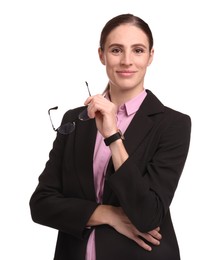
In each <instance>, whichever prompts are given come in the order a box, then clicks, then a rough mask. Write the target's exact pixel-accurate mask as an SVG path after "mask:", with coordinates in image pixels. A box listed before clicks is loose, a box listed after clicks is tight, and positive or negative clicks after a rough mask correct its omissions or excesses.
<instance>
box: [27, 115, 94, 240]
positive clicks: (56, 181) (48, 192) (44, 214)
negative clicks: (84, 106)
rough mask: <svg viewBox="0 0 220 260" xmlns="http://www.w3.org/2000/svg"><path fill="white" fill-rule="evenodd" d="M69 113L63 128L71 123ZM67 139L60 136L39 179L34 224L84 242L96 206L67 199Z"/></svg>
mask: <svg viewBox="0 0 220 260" xmlns="http://www.w3.org/2000/svg"><path fill="white" fill-rule="evenodd" d="M68 114H69V113H68V112H67V113H66V114H65V115H64V118H63V121H62V124H63V123H65V122H68V121H69V120H68ZM66 138H67V136H66V135H61V134H59V133H57V137H56V139H55V141H54V143H53V148H52V150H51V151H50V154H49V160H48V161H47V163H46V166H45V169H44V171H43V172H42V174H41V175H40V177H39V184H38V186H37V188H36V190H35V191H34V193H33V194H32V196H31V198H30V209H31V216H32V219H33V221H34V222H36V223H39V224H42V225H46V226H49V227H52V228H55V229H58V230H60V231H62V232H65V233H68V234H70V235H73V236H75V237H77V238H80V239H82V238H83V235H84V231H85V230H86V229H85V227H86V223H87V222H88V219H89V217H90V216H91V214H92V213H93V211H94V210H95V208H96V207H97V206H98V204H97V203H96V202H92V201H89V200H84V199H80V198H74V197H66V196H64V194H63V187H62V161H63V158H62V157H63V153H64V148H65V143H66Z"/></svg>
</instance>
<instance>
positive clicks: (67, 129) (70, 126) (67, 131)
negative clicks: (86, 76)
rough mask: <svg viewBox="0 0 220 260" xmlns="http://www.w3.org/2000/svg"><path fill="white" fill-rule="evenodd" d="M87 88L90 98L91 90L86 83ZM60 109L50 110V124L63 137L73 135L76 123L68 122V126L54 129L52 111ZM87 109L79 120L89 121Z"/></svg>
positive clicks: (53, 108)
mask: <svg viewBox="0 0 220 260" xmlns="http://www.w3.org/2000/svg"><path fill="white" fill-rule="evenodd" d="M86 86H87V90H88V92H89V96H90V97H91V93H90V90H89V86H88V83H87V82H86ZM57 109H58V106H56V107H52V108H50V109H49V110H48V115H49V118H50V122H51V125H52V128H53V130H54V131H56V132H59V133H60V134H62V135H68V134H71V133H72V132H73V131H74V130H75V127H76V123H75V122H68V123H66V124H63V125H61V126H60V127H58V128H55V127H54V124H53V121H52V118H51V114H50V112H51V110H57ZM87 112H88V111H87V108H86V109H84V110H83V111H82V112H81V113H80V114H79V116H78V118H79V119H80V120H81V121H87V120H89V119H90V117H89V116H88V113H87Z"/></svg>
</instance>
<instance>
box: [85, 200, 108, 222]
mask: <svg viewBox="0 0 220 260" xmlns="http://www.w3.org/2000/svg"><path fill="white" fill-rule="evenodd" d="M112 210H113V206H110V205H99V206H98V207H97V208H96V209H95V211H94V212H93V214H92V215H91V217H90V218H89V221H88V223H87V226H98V225H105V224H107V225H110V222H109V218H110V214H111V212H112Z"/></svg>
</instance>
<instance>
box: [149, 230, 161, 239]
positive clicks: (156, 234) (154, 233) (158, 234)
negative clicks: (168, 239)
mask: <svg viewBox="0 0 220 260" xmlns="http://www.w3.org/2000/svg"><path fill="white" fill-rule="evenodd" d="M159 230H160V229H154V230H152V231H150V232H148V234H150V235H151V236H153V237H154V238H156V239H158V240H161V239H162V235H161V234H160V233H159Z"/></svg>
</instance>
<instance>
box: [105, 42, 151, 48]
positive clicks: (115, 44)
mask: <svg viewBox="0 0 220 260" xmlns="http://www.w3.org/2000/svg"><path fill="white" fill-rule="evenodd" d="M114 46H118V47H121V48H122V47H124V45H123V44H120V43H112V44H110V45H109V47H108V48H112V47H114ZM131 47H143V48H145V49H148V48H147V47H146V46H145V45H144V44H143V43H135V44H133V45H131Z"/></svg>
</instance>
